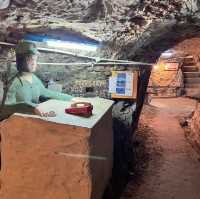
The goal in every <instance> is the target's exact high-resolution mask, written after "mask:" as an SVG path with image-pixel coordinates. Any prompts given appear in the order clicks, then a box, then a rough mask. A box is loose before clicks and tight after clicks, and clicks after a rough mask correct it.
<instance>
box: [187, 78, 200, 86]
mask: <svg viewBox="0 0 200 199" xmlns="http://www.w3.org/2000/svg"><path fill="white" fill-rule="evenodd" d="M184 82H185V83H191V84H199V85H200V77H196V78H184Z"/></svg>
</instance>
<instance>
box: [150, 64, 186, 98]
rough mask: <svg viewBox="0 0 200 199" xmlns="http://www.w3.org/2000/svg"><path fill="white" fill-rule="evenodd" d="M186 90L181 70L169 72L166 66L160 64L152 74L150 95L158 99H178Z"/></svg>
mask: <svg viewBox="0 0 200 199" xmlns="http://www.w3.org/2000/svg"><path fill="white" fill-rule="evenodd" d="M183 88H184V83H183V74H182V71H181V69H179V70H178V71H169V70H166V69H165V64H164V63H160V64H158V68H154V70H153V71H152V74H151V78H150V82H149V88H148V93H149V94H150V95H151V96H157V97H177V96H180V95H181V94H182V91H183Z"/></svg>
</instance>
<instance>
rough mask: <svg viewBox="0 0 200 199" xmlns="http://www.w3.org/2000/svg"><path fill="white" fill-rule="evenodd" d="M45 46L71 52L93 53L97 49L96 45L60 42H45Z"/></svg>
mask: <svg viewBox="0 0 200 199" xmlns="http://www.w3.org/2000/svg"><path fill="white" fill-rule="evenodd" d="M46 44H47V45H48V46H49V47H53V48H62V49H71V50H83V51H89V52H90V51H92V52H95V51H96V50H97V48H98V46H97V45H91V44H87V43H75V42H70V41H61V40H47V41H46Z"/></svg>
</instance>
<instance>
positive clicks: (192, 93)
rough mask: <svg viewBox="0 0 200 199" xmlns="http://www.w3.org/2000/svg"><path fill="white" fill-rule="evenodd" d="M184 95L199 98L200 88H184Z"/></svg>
mask: <svg viewBox="0 0 200 199" xmlns="http://www.w3.org/2000/svg"><path fill="white" fill-rule="evenodd" d="M185 96H187V97H195V98H200V88H199V89H198V88H186V89H185Z"/></svg>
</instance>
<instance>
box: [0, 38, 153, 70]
mask: <svg viewBox="0 0 200 199" xmlns="http://www.w3.org/2000/svg"><path fill="white" fill-rule="evenodd" d="M0 45H6V46H12V47H14V46H15V44H11V43H7V42H0ZM37 49H38V50H39V51H45V52H55V53H61V54H67V55H71V56H74V57H80V58H86V59H91V60H94V61H95V62H90V64H91V63H92V65H94V64H95V65H99V66H101V65H103V66H104V65H122V64H123V65H143V66H152V65H153V64H152V63H143V62H133V61H128V60H114V59H106V58H99V57H90V56H84V55H77V54H76V53H72V52H69V51H64V50H58V49H50V48H41V47H38V48H37ZM101 61H104V62H103V63H102V62H101ZM105 61H107V62H105ZM60 64H62V65H71V63H60ZM78 64H79V63H78ZM40 65H47V64H46V63H40ZM48 65H51V64H50V63H49V64H48ZM52 65H53V63H52ZM54 65H59V64H58V63H55V64H54ZM73 65H74V63H73ZM79 65H80V64H79ZM81 65H88V64H84V63H82V64H81Z"/></svg>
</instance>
